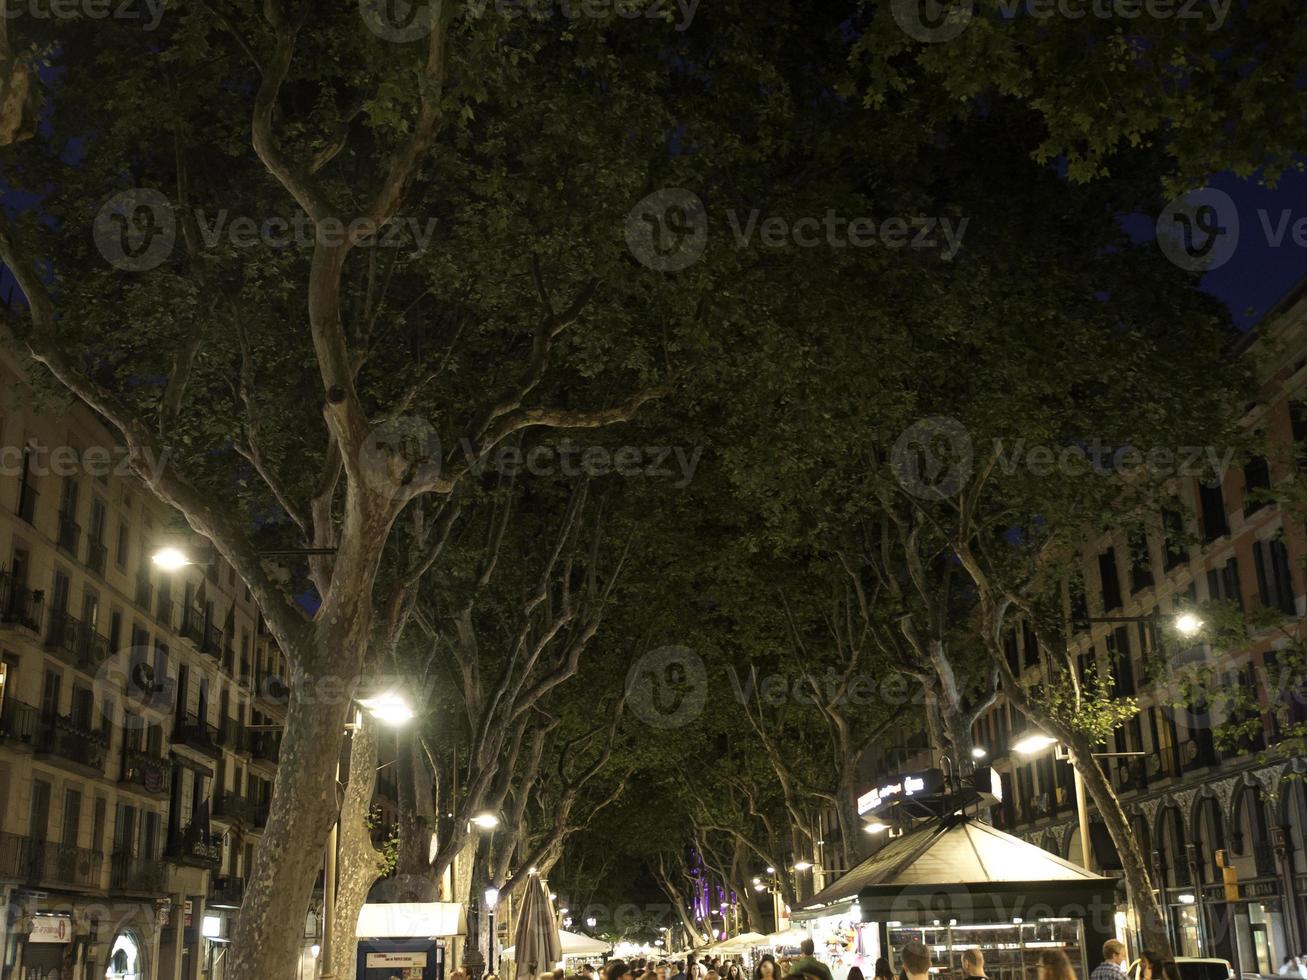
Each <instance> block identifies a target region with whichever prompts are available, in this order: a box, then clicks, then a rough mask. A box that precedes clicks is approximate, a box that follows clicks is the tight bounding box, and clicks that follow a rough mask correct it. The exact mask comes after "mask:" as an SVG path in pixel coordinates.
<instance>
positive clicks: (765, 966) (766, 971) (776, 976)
mask: <svg viewBox="0 0 1307 980" xmlns="http://www.w3.org/2000/svg"><path fill="white" fill-rule="evenodd" d="M753 980H781V969H780V967H779V966H777V965H776V957H774V956H772V954H771V953H763V954H762V959H760V960H759V961H758V965H757V966H755V967H754V968H753Z"/></svg>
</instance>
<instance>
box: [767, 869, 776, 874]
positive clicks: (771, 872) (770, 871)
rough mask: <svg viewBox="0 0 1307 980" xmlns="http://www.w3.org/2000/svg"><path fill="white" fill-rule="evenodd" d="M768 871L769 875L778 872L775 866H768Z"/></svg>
mask: <svg viewBox="0 0 1307 980" xmlns="http://www.w3.org/2000/svg"><path fill="white" fill-rule="evenodd" d="M767 873H768V874H769V875H774V874H775V873H776V869H775V868H768V869H767Z"/></svg>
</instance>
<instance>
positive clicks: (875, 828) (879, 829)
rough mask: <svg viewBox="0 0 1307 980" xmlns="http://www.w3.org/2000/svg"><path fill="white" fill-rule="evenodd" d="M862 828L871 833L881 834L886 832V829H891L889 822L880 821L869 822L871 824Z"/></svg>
mask: <svg viewBox="0 0 1307 980" xmlns="http://www.w3.org/2000/svg"><path fill="white" fill-rule="evenodd" d="M862 829H863V830H864V831H866V832H867V833H869V834H880V833H884V832H885V831H887V830H889V824H887V823H879V822H877V823H869V824H867V825H866V826H865V827H863V828H862Z"/></svg>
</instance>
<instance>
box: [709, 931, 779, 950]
mask: <svg viewBox="0 0 1307 980" xmlns="http://www.w3.org/2000/svg"><path fill="white" fill-rule="evenodd" d="M766 945H767V937H766V936H764V935H763V934H762V933H760V932H742V933H740V935H738V936H732V937H731V938H730V939H727V940H726V941H725V942H722V943H718V944H717V946H716V949H717V950H718V951H720V952H723V953H745V952H748V951H749V950H751V949H753V948H754V947H755V946H766Z"/></svg>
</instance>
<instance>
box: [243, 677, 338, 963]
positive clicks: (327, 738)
mask: <svg viewBox="0 0 1307 980" xmlns="http://www.w3.org/2000/svg"><path fill="white" fill-rule="evenodd" d="M349 666H350V665H349V664H348V662H341V663H340V664H339V665H338V666H337V667H336V669H335V670H333V671H331V672H330V676H328V672H326V671H321V672H316V671H315V672H313V673H310V672H309V671H307V670H301V671H300V672H299V677H298V678H297V680H298V683H292V685H291V691H290V700H289V703H288V705H287V710H286V729H285V735H284V737H283V739H282V743H281V759H280V762H279V764H278V766H277V779H276V783H275V785H274V787H273V793H272V805H271V809H270V811H269V814H268V826H267V829H266V830H265V831H264V834H263V842H262V843H261V844H260V845H259V848H258V850H257V852H256V857H255V860H254V871H253V874H252V875H251V877H250V882H249V887H248V888H247V890H246V893H245V901H244V902H243V903H242V905H241V911H240V915H239V916H237V919H236V926H235V928H234V930H233V932H232V942H231V950H230V952H229V954H228V960H227V977H228V980H270V978H273V977H278V978H280V977H293V976H295V973H296V970H297V969H298V966H299V957H300V936H301V935H302V933H303V917H304V916H305V915H306V914H307V912H308V907H309V898H310V896H311V894H312V890H313V882H314V879H315V878H316V877H317V873H318V869H319V868H320V867H321V866H322V858H323V849H324V847H325V845H326V839H327V832H328V831H329V830H330V829H331V825H332V823H333V821H335V819H336V815H337V806H336V787H335V780H336V767H337V765H338V764H339V760H340V752H341V748H342V745H343V742H344V737H345V720H346V713H347V710H346V709H347V699H340V702H339V703H334V702H333V701H330V700H329V701H328V702H327V703H322V700H321V699H320V698H319V697H318V696H317V695H318V694H319V693H320V690H321V688H320V687H319V686H318V685H319V682H322V681H329V680H331V679H333V678H334V677H336V676H338V675H339V672H348V673H357V669H355V670H354V671H352V672H351V671H349Z"/></svg>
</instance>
